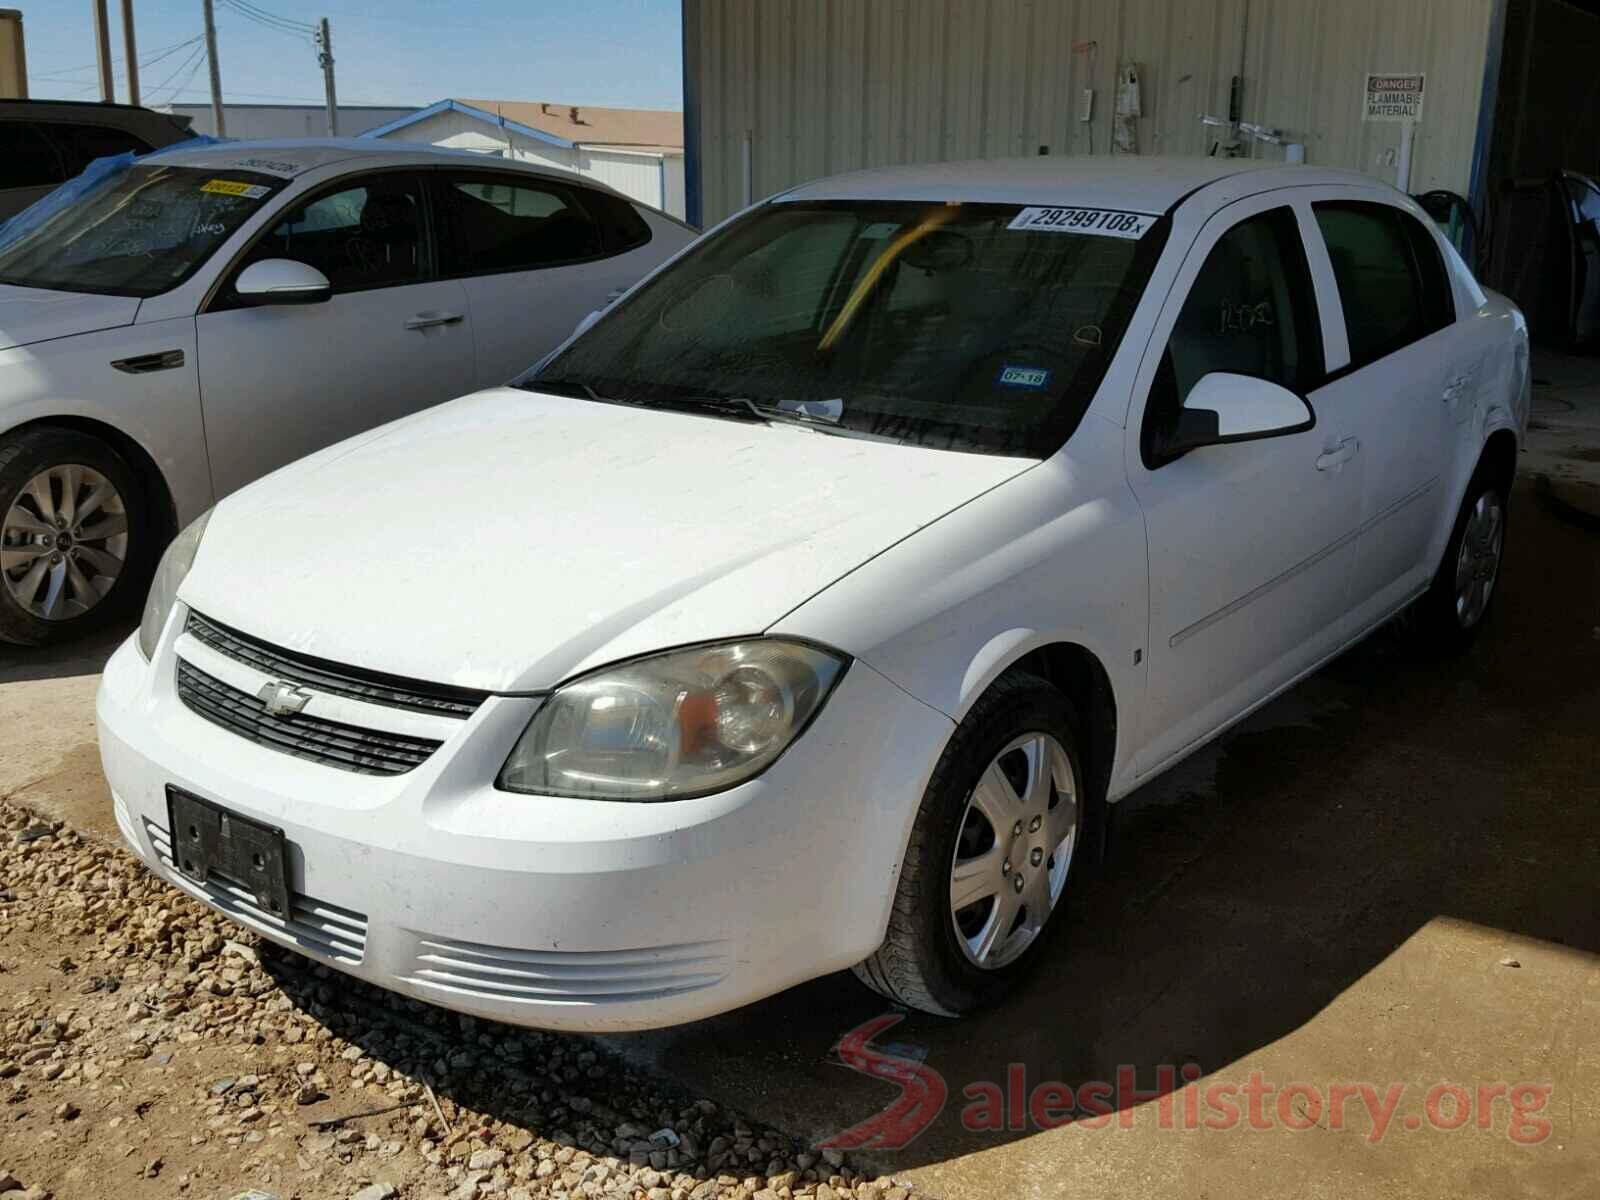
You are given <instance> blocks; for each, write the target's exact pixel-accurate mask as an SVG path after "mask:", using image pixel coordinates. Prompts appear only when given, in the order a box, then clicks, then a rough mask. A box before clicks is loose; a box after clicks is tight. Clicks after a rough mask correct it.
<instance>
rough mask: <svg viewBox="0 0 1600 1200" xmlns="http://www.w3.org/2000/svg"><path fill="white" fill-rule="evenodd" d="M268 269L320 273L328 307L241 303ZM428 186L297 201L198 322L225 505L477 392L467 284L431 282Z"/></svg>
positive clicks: (215, 472)
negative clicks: (242, 285)
mask: <svg viewBox="0 0 1600 1200" xmlns="http://www.w3.org/2000/svg"><path fill="white" fill-rule="evenodd" d="M266 258H291V259H295V260H297V261H299V262H304V263H308V264H309V265H311V266H313V267H316V268H317V269H318V270H319V271H321V272H322V273H323V274H324V275H326V276H327V277H328V280H329V281H330V282H331V283H332V284H333V296H332V297H331V298H330V299H329V300H327V301H326V302H325V303H321V304H291V305H260V306H253V307H252V306H247V305H244V304H242V303H241V302H240V301H239V300H238V298H237V296H236V295H235V293H234V291H233V283H234V280H235V279H237V278H238V275H239V272H240V271H242V270H243V269H244V268H245V267H247V266H248V265H250V264H251V263H252V262H257V261H260V260H262V259H266ZM435 260H436V253H435V250H434V240H433V237H432V234H431V231H430V222H429V214H428V210H427V204H426V200H425V198H424V195H423V188H422V185H421V182H420V180H419V178H418V177H417V176H416V175H414V174H411V173H395V172H382V173H372V174H368V175H362V176H356V177H353V178H350V177H347V178H345V179H342V180H340V181H339V182H338V183H337V184H336V185H332V186H331V187H329V188H328V189H326V190H324V191H322V192H321V193H313V194H312V195H311V196H310V197H309V198H307V197H300V198H297V199H296V200H294V201H292V202H291V203H290V205H289V207H288V209H287V210H286V212H285V213H284V214H283V218H282V220H280V221H279V222H278V223H277V224H276V225H274V226H273V227H272V228H271V229H269V231H268V232H266V233H265V234H263V235H262V237H261V238H260V239H259V240H258V241H257V242H256V244H255V245H254V246H253V247H252V248H251V249H250V251H249V252H248V253H247V254H246V255H245V256H244V257H243V258H242V259H241V260H240V262H238V263H237V264H235V266H234V268H233V270H232V271H231V272H230V273H229V276H228V278H227V279H226V280H225V281H224V283H223V285H222V287H221V289H220V290H219V291H218V293H217V295H216V296H215V297H214V298H213V300H212V302H211V304H210V306H209V307H208V308H207V309H206V311H205V312H203V313H201V315H200V316H199V317H198V318H196V322H195V323H196V332H197V336H198V342H199V360H200V395H201V404H202V408H203V411H204V414H205V426H206V441H207V444H208V446H209V449H210V457H211V477H212V482H213V485H214V487H215V489H216V494H217V498H218V499H221V498H222V497H223V496H226V495H228V494H229V493H230V492H233V491H235V490H237V489H238V488H240V487H243V486H244V485H245V484H247V483H249V482H251V481H252V480H254V479H258V478H260V477H261V476H262V475H265V474H267V473H268V472H269V471H272V470H275V469H277V468H278V467H281V466H283V465H284V464H286V463H289V462H293V461H294V460H295V459H298V458H303V457H304V456H305V455H307V454H310V453H312V452H313V451H315V450H320V449H321V448H322V447H324V446H328V445H331V444H332V443H334V442H337V441H342V440H343V439H344V438H347V437H351V436H353V435H355V434H358V433H362V432H364V431H366V430H368V429H371V428H373V427H374V426H377V425H382V424H384V423H385V422H387V421H392V420H394V419H395V418H397V417H403V416H405V415H407V414H408V413H413V412H416V411H418V410H419V409H423V408H427V407H429V406H430V405H434V404H439V403H441V402H442V401H445V400H449V399H452V398H453V397H456V396H460V395H465V394H466V393H467V392H469V391H471V390H472V388H473V376H474V369H473V368H474V356H473V344H472V331H471V329H470V328H469V327H468V312H467V297H466V292H465V290H464V288H463V287H462V284H461V283H460V281H459V280H441V279H438V278H436V277H435V276H436V274H437V272H436V270H435Z"/></svg>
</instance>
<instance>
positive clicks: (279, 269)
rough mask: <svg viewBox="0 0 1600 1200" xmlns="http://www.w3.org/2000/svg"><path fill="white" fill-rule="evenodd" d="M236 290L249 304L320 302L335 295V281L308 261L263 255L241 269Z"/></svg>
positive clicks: (234, 288) (235, 286) (235, 283)
mask: <svg viewBox="0 0 1600 1200" xmlns="http://www.w3.org/2000/svg"><path fill="white" fill-rule="evenodd" d="M233 290H234V292H235V293H236V294H237V295H238V297H239V299H240V300H242V301H244V302H245V303H246V304H320V303H322V302H323V301H324V300H326V299H328V297H330V296H332V295H333V284H331V283H329V282H328V277H327V276H326V275H324V274H323V273H322V272H321V271H319V270H317V269H316V268H315V267H313V266H310V265H308V264H306V263H303V262H296V261H295V260H294V259H292V258H264V259H262V260H261V261H260V262H255V263H251V264H250V265H249V266H248V267H246V268H245V269H244V270H243V271H240V272H239V278H238V279H237V280H236V281H235V282H234V285H233Z"/></svg>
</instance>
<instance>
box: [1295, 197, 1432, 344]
mask: <svg viewBox="0 0 1600 1200" xmlns="http://www.w3.org/2000/svg"><path fill="white" fill-rule="evenodd" d="M1312 210H1313V211H1314V212H1315V213H1316V217H1317V225H1318V227H1319V228H1320V229H1321V230H1322V239H1323V241H1324V242H1325V243H1326V244H1327V247H1328V258H1329V259H1330V260H1331V262H1332V264H1333V276H1334V279H1335V281H1336V282H1337V283H1338V285H1339V304H1340V307H1341V308H1342V309H1343V311H1344V324H1345V330H1346V332H1347V334H1348V336H1349V339H1350V365H1351V366H1352V367H1363V366H1365V365H1367V364H1368V363H1370V362H1374V361H1376V360H1377V359H1379V358H1382V357H1383V356H1384V355H1386V354H1392V353H1394V352H1395V351H1396V350H1399V349H1401V348H1403V347H1405V346H1408V345H1410V344H1411V343H1412V342H1415V341H1419V340H1421V339H1422V338H1424V337H1427V336H1428V334H1430V333H1432V332H1434V331H1435V330H1437V329H1442V328H1443V327H1444V326H1445V325H1447V324H1449V323H1450V321H1451V320H1452V319H1453V318H1454V304H1453V301H1452V300H1451V297H1450V287H1449V278H1448V276H1447V275H1446V274H1445V269H1444V264H1443V262H1442V261H1441V260H1440V258H1439V251H1438V248H1437V247H1436V246H1435V245H1434V244H1433V239H1432V237H1431V236H1429V235H1428V234H1427V231H1426V230H1425V229H1423V228H1422V226H1421V225H1420V223H1418V222H1417V221H1416V219H1415V218H1413V217H1410V216H1408V215H1407V214H1406V213H1403V212H1401V211H1400V210H1399V209H1397V208H1391V207H1390V206H1389V205H1387V204H1374V203H1363V202H1360V201H1354V202H1346V201H1336V202H1326V203H1320V204H1314V205H1312Z"/></svg>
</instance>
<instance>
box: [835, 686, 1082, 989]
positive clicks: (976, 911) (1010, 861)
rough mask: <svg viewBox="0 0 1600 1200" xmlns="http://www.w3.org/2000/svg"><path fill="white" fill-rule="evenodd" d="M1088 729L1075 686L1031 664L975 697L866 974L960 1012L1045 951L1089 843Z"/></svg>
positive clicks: (940, 773) (924, 809)
mask: <svg viewBox="0 0 1600 1200" xmlns="http://www.w3.org/2000/svg"><path fill="white" fill-rule="evenodd" d="M1079 728H1080V726H1079V724H1078V720H1077V714H1076V713H1075V711H1074V710H1073V707H1072V704H1071V703H1070V702H1069V701H1068V699H1067V697H1066V696H1065V695H1063V694H1062V693H1061V692H1060V691H1059V690H1058V689H1057V688H1055V687H1053V686H1051V685H1050V684H1049V683H1046V682H1045V681H1044V680H1042V679H1039V678H1037V677H1036V676H1033V675H1028V674H1023V673H1020V672H1019V673H1015V674H1011V675H1006V676H1003V677H1002V678H1001V679H1000V680H998V681H997V682H996V683H995V685H994V686H993V687H992V688H990V689H989V691H988V692H986V693H985V694H984V695H983V697H982V698H981V699H979V701H978V702H977V703H976V704H975V705H974V706H973V708H972V711H971V712H970V713H969V714H968V715H967V718H966V720H964V721H963V722H962V723H961V725H960V727H959V728H958V729H957V730H956V732H955V734H954V736H953V737H952V738H951V739H950V744H949V745H948V746H946V747H945V752H944V754H943V756H942V757H941V758H940V760H939V765H938V767H937V768H935V770H934V773H933V778H932V780H930V781H929V784H928V789H927V792H926V793H925V794H924V796H923V799H922V806H921V808H920V809H919V810H918V813H917V820H916V824H915V826H914V827H913V828H912V831H911V841H910V845H909V846H908V847H907V850H906V859H905V863H904V865H903V866H902V868H901V871H900V883H899V888H898V890H897V891H896V893H895V899H894V908H893V911H892V912H891V914H890V917H889V931H888V936H887V937H886V938H885V940H884V943H883V945H882V946H881V947H880V948H879V949H878V951H877V953H875V954H874V955H873V956H872V957H871V958H869V959H867V960H866V961H865V962H863V963H861V964H860V965H858V966H857V967H856V968H855V972H856V975H857V976H858V977H859V978H860V979H861V980H862V982H864V983H865V984H866V985H867V986H868V987H870V988H872V989H873V990H874V991H877V992H880V993H881V994H883V995H884V996H887V997H888V998H889V999H890V1000H893V1001H895V1002H896V1003H898V1004H904V1005H906V1006H908V1007H910V1008H917V1009H921V1010H922V1011H923V1012H929V1013H935V1014H938V1015H941V1016H950V1017H955V1016H962V1015H964V1014H966V1013H969V1012H972V1011H973V1010H974V1009H977V1008H981V1007H983V1006H984V1005H985V1004H987V1003H989V1002H991V1001H993V1000H995V999H997V998H998V997H999V996H1000V994H1002V993H1003V992H1005V991H1006V990H1007V989H1008V988H1009V987H1010V986H1011V985H1012V983H1013V982H1014V981H1015V980H1016V978H1017V977H1018V975H1020V974H1021V973H1022V972H1024V971H1025V970H1027V969H1028V967H1029V966H1030V965H1031V964H1032V963H1033V962H1034V961H1035V960H1036V959H1037V958H1038V956H1039V953H1040V951H1041V950H1042V948H1043V947H1044V945H1045V943H1046V939H1047V935H1048V934H1049V933H1050V932H1051V931H1052V930H1053V929H1055V928H1057V927H1059V924H1060V922H1059V921H1058V920H1057V919H1056V918H1057V914H1058V913H1059V912H1060V910H1061V909H1062V907H1063V903H1062V902H1063V900H1064V898H1065V895H1066V889H1067V884H1068V881H1069V879H1070V877H1071V875H1072V870H1073V867H1074V865H1075V864H1076V862H1077V860H1078V859H1080V858H1081V857H1082V856H1083V853H1084V843H1085V840H1086V839H1085V836H1084V830H1085V825H1086V822H1085V815H1086V812H1087V808H1088V803H1087V800H1088V797H1087V793H1086V791H1085V785H1084V779H1085V776H1084V772H1083V769H1082V767H1081V765H1080V764H1081V763H1082V761H1083V760H1082V758H1081V756H1080V755H1079V752H1078V745H1079V739H1078V735H1077V731H1078V729H1079Z"/></svg>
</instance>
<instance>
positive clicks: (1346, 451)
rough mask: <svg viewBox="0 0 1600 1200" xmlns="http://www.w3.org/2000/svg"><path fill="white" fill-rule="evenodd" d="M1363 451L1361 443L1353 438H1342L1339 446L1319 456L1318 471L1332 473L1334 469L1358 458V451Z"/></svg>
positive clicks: (1333, 446)
mask: <svg viewBox="0 0 1600 1200" xmlns="http://www.w3.org/2000/svg"><path fill="white" fill-rule="evenodd" d="M1360 449H1361V443H1360V442H1358V441H1356V439H1355V438H1353V437H1347V438H1341V439H1340V440H1339V441H1338V443H1337V444H1335V445H1332V446H1329V447H1328V448H1327V449H1326V450H1324V451H1323V452H1322V453H1321V454H1319V455H1317V470H1319V471H1331V470H1332V469H1333V468H1335V467H1338V466H1341V465H1342V464H1344V463H1347V462H1349V461H1350V460H1351V459H1352V458H1354V457H1355V456H1356V451H1357V450H1360Z"/></svg>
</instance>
